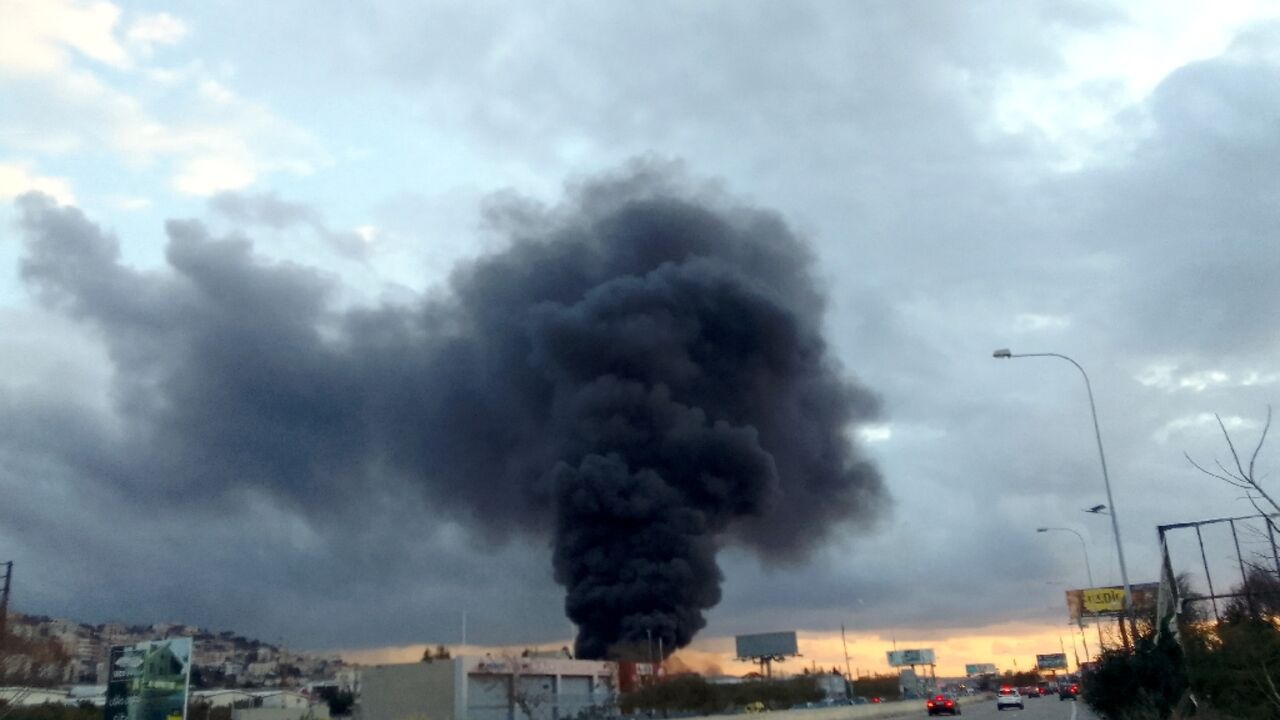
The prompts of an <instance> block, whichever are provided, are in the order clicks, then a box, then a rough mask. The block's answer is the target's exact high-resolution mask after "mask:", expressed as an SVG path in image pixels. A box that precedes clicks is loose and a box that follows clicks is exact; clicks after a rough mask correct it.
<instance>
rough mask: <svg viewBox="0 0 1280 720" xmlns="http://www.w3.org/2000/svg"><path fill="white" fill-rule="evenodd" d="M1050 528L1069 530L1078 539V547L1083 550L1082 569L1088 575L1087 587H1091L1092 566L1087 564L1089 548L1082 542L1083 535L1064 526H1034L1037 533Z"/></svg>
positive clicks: (1047, 530)
mask: <svg viewBox="0 0 1280 720" xmlns="http://www.w3.org/2000/svg"><path fill="white" fill-rule="evenodd" d="M1051 530H1060V531H1062V532H1069V533H1071V534H1072V535H1075V536H1076V537H1077V538H1079V539H1080V549H1081V550H1082V551H1083V552H1084V571H1085V574H1086V575H1088V576H1089V587H1093V568H1092V567H1091V566H1090V565H1089V548H1088V546H1086V545H1085V543H1084V536H1083V535H1081V534H1080V533H1078V532H1076V531H1075V530H1072V529H1071V528H1064V527H1042V528H1036V532H1038V533H1042V532H1049V531H1051Z"/></svg>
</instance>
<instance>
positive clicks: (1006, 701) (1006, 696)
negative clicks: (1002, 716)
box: [996, 685, 1023, 710]
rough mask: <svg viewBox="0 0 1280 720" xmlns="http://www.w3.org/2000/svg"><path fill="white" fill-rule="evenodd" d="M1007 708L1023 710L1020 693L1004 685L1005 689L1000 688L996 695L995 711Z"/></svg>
mask: <svg viewBox="0 0 1280 720" xmlns="http://www.w3.org/2000/svg"><path fill="white" fill-rule="evenodd" d="M1007 707H1016V708H1018V709H1019V710H1021V709H1023V705H1022V693H1020V692H1018V689H1017V688H1012V687H1009V686H1007V685H1006V686H1005V687H1002V688H1000V690H999V692H997V693H996V709H997V710H1003V709H1005V708H1007Z"/></svg>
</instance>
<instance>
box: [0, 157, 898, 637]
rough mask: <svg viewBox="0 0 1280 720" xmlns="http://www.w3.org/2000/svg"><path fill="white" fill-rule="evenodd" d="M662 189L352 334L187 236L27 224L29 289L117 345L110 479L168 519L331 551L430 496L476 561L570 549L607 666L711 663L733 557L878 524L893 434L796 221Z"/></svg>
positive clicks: (37, 210)
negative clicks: (266, 507) (387, 501)
mask: <svg viewBox="0 0 1280 720" xmlns="http://www.w3.org/2000/svg"><path fill="white" fill-rule="evenodd" d="M672 187H673V185H672V184H670V183H668V182H666V181H664V180H662V179H660V178H659V179H654V178H653V177H648V176H645V175H644V174H643V173H642V174H640V175H639V176H636V177H629V178H624V179H621V180H612V181H599V182H595V183H592V184H589V185H587V186H585V187H584V188H582V189H581V190H579V191H578V192H577V193H575V195H574V198H573V199H572V200H571V201H569V202H568V203H566V205H565V206H564V207H561V208H557V209H555V210H550V211H542V210H539V209H536V208H530V207H527V206H523V207H522V206H518V205H515V204H511V205H509V206H507V208H506V211H505V212H501V213H495V218H498V217H500V218H501V222H502V223H503V224H504V226H505V227H506V228H507V229H508V230H509V231H510V234H511V242H510V245H509V247H508V248H507V249H506V250H504V251H502V252H499V253H496V254H493V255H490V256H487V257H483V258H480V259H478V260H476V261H474V262H471V263H469V264H468V265H466V266H465V267H462V268H460V269H458V270H457V271H456V272H455V274H454V276H453V277H452V279H451V281H450V284H449V288H448V292H447V293H445V294H444V295H442V296H434V297H431V298H424V299H422V300H420V301H419V302H417V303H416V304H414V305H412V306H405V305H386V306H380V307H376V308H356V309H350V308H347V309H340V308H338V307H336V305H335V302H334V299H333V298H334V296H335V295H336V292H335V290H336V287H335V285H334V283H333V281H332V280H330V279H328V278H326V277H325V276H324V275H322V274H320V273H318V272H316V271H314V270H312V269H309V268H306V267H302V266H299V265H295V264H291V263H276V264H271V263H268V262H266V261H264V260H262V259H261V258H257V257H255V256H254V255H253V254H252V252H251V250H252V248H251V246H250V244H249V242H248V241H247V240H245V239H243V238H239V237H234V236H233V237H229V238H213V237H210V236H209V235H208V233H207V232H206V231H205V229H204V228H203V227H202V226H201V225H200V224H199V223H197V222H193V221H185V222H171V223H169V225H168V227H167V230H168V235H169V245H168V249H167V260H168V264H169V266H170V268H171V271H170V272H140V271H137V270H133V269H131V268H128V267H126V266H124V265H122V264H121V262H120V258H119V250H118V246H117V243H116V241H115V240H114V238H112V237H110V236H109V235H106V234H104V233H103V232H102V231H101V230H100V229H99V228H98V227H96V226H95V225H93V224H91V223H90V222H88V221H87V220H86V219H85V218H84V216H83V215H82V214H81V213H80V212H79V211H78V210H75V209H72V208H59V207H57V206H56V205H54V204H53V202H52V201H51V200H49V199H47V198H44V197H41V196H36V195H30V196H26V197H24V198H22V199H20V201H19V204H20V207H21V210H22V223H23V228H24V234H25V237H26V241H27V255H26V257H25V259H24V261H23V265H22V272H23V276H24V277H25V279H26V280H27V282H28V283H29V285H30V286H31V287H32V288H33V290H34V291H35V292H36V293H37V294H38V296H39V297H40V298H41V299H42V300H43V301H44V302H45V303H46V304H48V305H49V306H51V307H57V308H62V309H64V310H65V311H66V312H68V313H70V314H72V315H73V316H75V317H77V318H80V319H82V320H83V321H85V322H87V323H90V324H91V325H93V326H94V327H95V328H96V329H97V330H98V331H99V332H100V333H101V336H102V337H103V339H104V341H105V343H106V346H107V348H108V350H109V352H110V355H111V359H112V362H113V364H114V372H115V383H114V388H113V399H114V402H115V409H116V412H117V415H118V418H117V421H116V422H117V424H118V427H115V428H113V429H112V431H110V432H106V431H104V432H102V433H101V437H100V439H101V446H100V447H98V448H95V449H93V450H92V451H90V450H85V451H84V456H85V459H84V463H85V465H86V472H88V473H91V474H92V476H93V477H95V478H97V479H98V480H99V481H101V482H102V483H112V484H116V485H120V486H122V487H124V488H127V489H128V490H129V491H130V492H133V493H141V494H142V495H143V496H144V497H147V498H150V499H152V500H153V501H154V502H156V503H165V502H197V501H199V502H206V503H223V504H224V505H225V506H226V507H228V508H234V507H235V506H236V504H237V503H241V502H244V501H245V500H246V498H250V497H252V496H253V494H254V493H262V492H268V493H271V494H272V495H274V496H276V497H277V498H281V499H284V500H287V501H288V502H291V503H293V504H295V505H296V506H297V507H298V508H299V509H300V510H302V511H305V512H307V513H309V514H311V515H312V516H314V517H317V518H320V519H322V520H323V521H324V522H326V523H332V522H340V521H341V519H342V518H343V517H344V512H346V511H345V510H344V508H348V507H351V506H352V504H353V503H358V501H359V498H360V497H361V496H362V495H367V494H368V493H371V492H396V491H397V488H399V487H402V486H403V484H404V483H412V485H413V486H415V487H418V488H420V489H421V490H422V493H423V496H424V497H425V498H426V500H427V502H428V504H429V506H430V507H431V508H432V511H433V513H434V514H435V515H436V516H440V515H445V514H451V516H452V517H453V518H455V519H456V520H458V521H460V522H463V523H465V524H466V525H468V526H469V527H471V528H472V529H473V530H475V531H476V534H477V536H484V537H489V538H497V539H502V538H505V537H508V536H510V535H512V534H519V535H525V536H533V537H550V538H551V542H552V546H553V557H554V569H555V577H556V580H557V581H558V582H560V583H561V584H562V585H564V587H565V589H566V591H567V599H566V601H565V607H566V611H567V613H568V615H569V617H570V618H571V619H572V620H573V621H574V622H575V623H576V624H577V625H578V628H579V637H578V641H577V650H578V653H579V655H580V656H581V657H592V658H595V657H604V656H607V655H609V654H610V653H611V652H613V651H615V650H616V649H617V648H619V647H623V646H625V645H626V644H628V643H634V642H644V641H645V640H646V639H647V637H649V636H650V634H651V635H652V637H653V638H654V642H655V643H656V641H657V640H658V639H659V638H661V639H662V640H663V642H664V646H665V647H666V648H667V649H670V650H674V649H675V648H677V647H681V646H684V645H686V644H688V643H689V641H690V640H691V639H692V638H693V636H694V634H695V633H696V632H697V631H698V630H699V629H700V628H702V627H703V625H704V624H705V621H704V618H703V613H704V611H705V610H707V609H708V608H710V607H712V606H714V605H715V604H716V603H717V602H718V601H719V600H720V583H721V579H722V578H721V573H720V570H719V567H718V566H717V563H716V553H717V550H718V548H719V547H720V545H721V544H723V543H726V542H736V543H739V544H743V545H745V546H747V547H750V548H752V549H754V550H755V551H756V552H758V553H759V554H761V555H763V556H765V557H767V558H770V559H788V558H792V557H796V556H798V555H800V554H802V553H803V552H804V551H806V550H807V549H809V548H811V547H813V546H814V545H815V544H816V543H819V542H821V541H822V540H823V539H824V538H825V537H826V535H827V534H828V532H829V531H830V530H832V529H833V528H834V527H835V526H836V525H837V524H839V523H842V522H846V521H851V522H855V523H856V522H858V521H863V520H866V519H867V518H868V517H869V516H870V514H871V513H872V512H873V511H874V510H875V509H876V507H877V506H878V504H879V503H880V501H881V500H882V497H883V489H882V485H881V481H880V477H879V475H878V473H877V472H876V470H875V468H874V467H873V466H872V465H871V464H870V463H869V462H867V461H866V460H865V459H864V458H863V457H862V456H861V455H860V453H859V451H858V449H857V448H856V446H855V445H854V443H853V441H852V440H851V437H852V432H853V429H854V428H855V426H856V424H857V423H859V422H863V421H866V420H868V419H869V418H871V417H873V416H874V413H875V409H876V403H875V402H874V399H873V397H872V396H871V395H870V394H869V393H867V392H866V391H864V390H863V389H861V388H859V387H858V386H857V385H855V384H854V383H853V382H852V381H851V380H849V379H848V378H847V377H846V376H845V375H844V374H843V373H842V372H841V369H840V368H839V367H837V366H836V364H835V362H834V361H833V360H832V358H831V357H830V355H829V352H828V349H827V346H826V343H825V342H824V340H823V338H822V334H821V322H822V319H823V313H824V304H823V298H822V294H821V292H819V290H818V289H817V287H816V285H815V282H814V278H813V276H812V258H811V257H810V254H809V252H808V250H807V247H806V246H805V244H804V243H803V242H802V241H801V240H799V239H798V238H797V237H796V236H795V235H794V234H793V233H792V232H791V231H790V230H789V229H788V228H787V227H786V225H785V224H784V223H783V222H782V221H781V220H780V219H779V218H777V217H776V216H775V215H772V214H769V213H766V212H761V211H758V210H752V209H745V208H740V207H735V206H731V205H729V204H728V203H727V202H725V201H723V200H719V199H708V198H707V197H705V196H703V195H696V194H692V193H687V192H680V191H676V190H673V189H671V188H672Z"/></svg>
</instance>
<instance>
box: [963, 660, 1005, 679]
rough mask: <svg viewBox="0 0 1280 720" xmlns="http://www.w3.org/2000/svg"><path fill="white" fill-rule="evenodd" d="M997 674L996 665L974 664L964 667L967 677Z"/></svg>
mask: <svg viewBox="0 0 1280 720" xmlns="http://www.w3.org/2000/svg"><path fill="white" fill-rule="evenodd" d="M996 672H997V671H996V666H995V664H994V663H972V664H969V665H965V666H964V674H965V675H971V676H972V675H995V674H996Z"/></svg>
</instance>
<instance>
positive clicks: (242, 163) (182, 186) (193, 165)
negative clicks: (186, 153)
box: [173, 155, 257, 195]
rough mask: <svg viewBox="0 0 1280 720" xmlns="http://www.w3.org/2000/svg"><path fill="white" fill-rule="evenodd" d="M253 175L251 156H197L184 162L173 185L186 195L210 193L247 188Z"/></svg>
mask: <svg viewBox="0 0 1280 720" xmlns="http://www.w3.org/2000/svg"><path fill="white" fill-rule="evenodd" d="M256 176H257V172H256V170H255V168H254V163H253V160H252V159H251V158H248V157H232V156H219V155H200V156H197V157H193V158H191V159H190V160H188V161H186V163H184V164H183V168H182V171H181V172H180V173H178V174H177V175H176V176H174V178H173V187H174V188H175V189H176V190H178V191H179V192H183V193H186V194H188V195H212V194H214V193H217V192H222V191H224V190H239V189H240V188H243V187H246V186H247V185H249V184H250V183H252V182H253V180H254V178H255V177H256Z"/></svg>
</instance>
